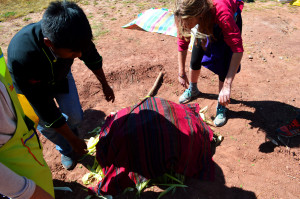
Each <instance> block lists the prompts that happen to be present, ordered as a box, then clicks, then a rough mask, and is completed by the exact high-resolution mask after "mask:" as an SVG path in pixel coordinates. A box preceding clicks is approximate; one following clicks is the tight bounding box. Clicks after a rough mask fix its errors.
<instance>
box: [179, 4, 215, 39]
mask: <svg viewBox="0 0 300 199" xmlns="http://www.w3.org/2000/svg"><path fill="white" fill-rule="evenodd" d="M213 11H214V9H213V2H212V1H211V0H176V2H175V9H174V16H175V18H176V20H177V28H178V32H179V34H180V37H182V36H185V35H189V34H190V30H186V29H185V28H184V27H183V20H184V19H188V18H191V17H197V18H199V26H198V31H199V32H201V33H204V34H207V35H212V34H213Z"/></svg>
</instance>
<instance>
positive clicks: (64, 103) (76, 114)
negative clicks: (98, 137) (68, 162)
mask: <svg viewBox="0 0 300 199" xmlns="http://www.w3.org/2000/svg"><path fill="white" fill-rule="evenodd" d="M67 78H68V83H69V93H59V94H55V96H54V98H55V100H56V102H57V104H58V105H59V109H60V110H61V112H62V114H63V116H64V117H65V118H66V121H67V124H68V125H69V127H70V128H71V129H72V130H73V132H75V133H77V127H78V126H79V124H80V123H81V121H82V119H83V111H82V108H81V105H80V101H79V96H78V92H77V88H76V85H75V81H74V78H73V75H72V73H71V72H69V74H68V75H67ZM45 124H46V125H47V123H45V122H44V121H43V120H41V119H40V122H39V125H38V127H37V129H38V130H39V131H40V132H41V133H42V134H43V135H44V136H45V137H46V138H47V139H49V140H50V141H51V142H53V143H54V144H56V149H57V150H58V151H59V152H60V153H61V154H63V155H68V154H70V153H71V152H72V150H73V149H72V147H71V145H70V144H69V143H68V141H67V140H66V139H65V138H64V137H63V136H62V135H60V134H59V133H58V132H56V131H55V130H54V129H53V128H47V127H45Z"/></svg>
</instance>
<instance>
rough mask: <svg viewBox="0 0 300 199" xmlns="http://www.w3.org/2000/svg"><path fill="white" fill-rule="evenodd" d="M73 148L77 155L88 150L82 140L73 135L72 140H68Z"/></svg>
mask: <svg viewBox="0 0 300 199" xmlns="http://www.w3.org/2000/svg"><path fill="white" fill-rule="evenodd" d="M69 142H70V144H71V146H72V148H73V150H74V151H75V152H76V153H78V154H79V155H84V154H86V153H87V152H88V150H87V145H86V143H85V141H84V140H82V139H80V138H78V137H74V138H72V140H70V141H69Z"/></svg>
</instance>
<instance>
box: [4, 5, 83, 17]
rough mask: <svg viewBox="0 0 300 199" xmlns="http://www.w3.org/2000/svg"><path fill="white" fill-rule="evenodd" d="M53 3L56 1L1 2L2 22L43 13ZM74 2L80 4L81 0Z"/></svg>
mask: <svg viewBox="0 0 300 199" xmlns="http://www.w3.org/2000/svg"><path fill="white" fill-rule="evenodd" d="M52 1H55V0H0V2H1V10H0V22H1V21H6V20H9V19H14V18H19V17H23V16H26V15H27V14H29V13H34V12H40V11H43V10H44V9H45V8H47V7H48V5H49V3H50V2H52ZM73 2H79V0H73Z"/></svg>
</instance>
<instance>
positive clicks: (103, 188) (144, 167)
mask: <svg viewBox="0 0 300 199" xmlns="http://www.w3.org/2000/svg"><path fill="white" fill-rule="evenodd" d="M198 112H199V105H198V104H190V105H184V104H176V103H173V102H170V101H167V100H164V99H161V98H147V99H146V100H144V101H142V102H141V103H139V104H137V105H135V106H132V107H127V108H124V109H122V110H120V111H119V112H117V113H116V114H115V115H110V116H109V117H108V118H107V119H106V122H105V124H104V126H103V127H102V129H101V132H100V137H99V138H100V139H99V142H98V144H97V146H96V149H97V152H96V159H97V161H98V163H99V164H100V166H101V167H102V169H103V173H104V174H105V177H104V178H103V179H102V181H100V182H99V183H98V185H97V186H96V187H93V188H91V190H92V191H93V192H95V193H97V194H99V195H100V194H103V195H107V194H109V195H116V194H119V193H122V191H123V190H124V189H125V188H127V187H135V184H136V183H139V182H142V181H145V180H146V179H153V178H156V177H159V176H162V175H163V174H164V173H168V172H173V173H179V174H183V175H185V176H189V177H195V178H198V179H203V180H212V179H213V176H214V169H213V168H214V167H213V161H212V154H211V145H210V141H211V140H212V136H213V132H212V130H211V129H210V128H209V127H208V126H207V125H206V124H205V123H204V122H203V121H202V119H201V117H200V116H199V114H198Z"/></svg>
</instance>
